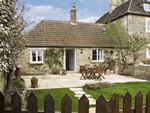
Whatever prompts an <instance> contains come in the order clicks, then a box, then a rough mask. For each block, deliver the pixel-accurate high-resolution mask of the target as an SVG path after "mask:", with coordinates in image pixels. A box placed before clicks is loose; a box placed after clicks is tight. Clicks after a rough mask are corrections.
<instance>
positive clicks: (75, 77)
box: [22, 73, 146, 113]
mask: <svg viewBox="0 0 150 113" xmlns="http://www.w3.org/2000/svg"><path fill="white" fill-rule="evenodd" d="M32 77H33V76H22V78H23V79H24V80H25V85H26V88H27V90H38V89H54V88H70V90H75V91H74V92H75V94H76V95H75V96H76V97H78V99H79V98H80V97H81V96H82V95H81V94H80V93H84V92H82V91H83V89H82V88H73V87H82V86H84V85H85V83H98V82H99V81H95V80H89V79H87V80H80V77H81V74H80V73H74V74H67V75H66V76H64V75H63V76H61V75H48V76H47V77H46V79H44V78H43V76H36V77H37V78H38V85H39V86H38V88H31V78H32ZM104 77H105V79H102V80H101V81H100V82H109V83H124V82H145V81H146V80H142V79H136V78H133V77H132V76H123V75H117V74H111V75H104ZM85 95H86V96H87V97H88V99H89V104H90V105H95V104H96V100H95V99H94V98H92V97H91V95H89V94H85ZM56 113H60V112H56ZM89 113H96V109H95V108H89Z"/></svg>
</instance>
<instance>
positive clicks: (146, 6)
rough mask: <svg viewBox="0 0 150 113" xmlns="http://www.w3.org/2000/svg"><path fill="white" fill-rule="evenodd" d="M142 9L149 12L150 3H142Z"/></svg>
mask: <svg viewBox="0 0 150 113" xmlns="http://www.w3.org/2000/svg"><path fill="white" fill-rule="evenodd" d="M144 10H145V11H149V12H150V4H144Z"/></svg>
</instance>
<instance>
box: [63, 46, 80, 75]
mask: <svg viewBox="0 0 150 113" xmlns="http://www.w3.org/2000/svg"><path fill="white" fill-rule="evenodd" d="M66 50H74V71H68V72H77V60H76V48H64V69H65V70H66Z"/></svg>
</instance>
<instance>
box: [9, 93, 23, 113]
mask: <svg viewBox="0 0 150 113" xmlns="http://www.w3.org/2000/svg"><path fill="white" fill-rule="evenodd" d="M11 113H21V97H20V95H19V94H18V92H17V91H15V93H14V94H13V95H12V96H11Z"/></svg>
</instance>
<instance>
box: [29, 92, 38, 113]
mask: <svg viewBox="0 0 150 113" xmlns="http://www.w3.org/2000/svg"><path fill="white" fill-rule="evenodd" d="M37 101H38V99H37V97H36V95H35V94H34V92H32V93H31V94H30V95H29V96H28V98H27V111H28V113H38V107H37Z"/></svg>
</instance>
